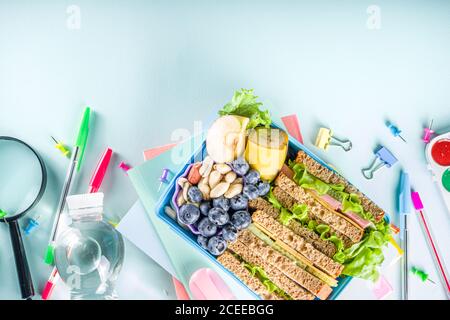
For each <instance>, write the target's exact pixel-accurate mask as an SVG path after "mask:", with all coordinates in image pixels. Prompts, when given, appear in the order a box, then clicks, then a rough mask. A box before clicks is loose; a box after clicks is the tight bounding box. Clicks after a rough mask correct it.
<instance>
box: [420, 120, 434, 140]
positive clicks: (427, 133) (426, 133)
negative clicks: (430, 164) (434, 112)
mask: <svg viewBox="0 0 450 320" xmlns="http://www.w3.org/2000/svg"><path fill="white" fill-rule="evenodd" d="M432 127H433V119H431V122H430V126H429V127H428V128H425V129H423V138H422V141H423V142H425V143H426V144H428V143H430V140H431V136H432V135H433V133H434V131H433V130H432V129H431V128H432Z"/></svg>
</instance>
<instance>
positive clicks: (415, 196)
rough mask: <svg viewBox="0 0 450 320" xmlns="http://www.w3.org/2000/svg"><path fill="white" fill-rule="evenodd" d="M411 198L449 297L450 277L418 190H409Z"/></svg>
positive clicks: (449, 297)
mask: <svg viewBox="0 0 450 320" xmlns="http://www.w3.org/2000/svg"><path fill="white" fill-rule="evenodd" d="M411 199H412V202H413V205H414V208H415V209H416V211H417V214H418V218H419V221H420V224H421V225H422V229H423V232H424V233H425V239H426V241H427V244H428V248H429V249H430V253H431V255H432V257H433V261H434V263H435V265H436V269H437V271H438V273H439V275H440V276H441V281H442V286H443V287H444V290H445V293H446V294H447V299H450V279H449V276H448V274H447V270H446V268H445V265H444V261H443V260H442V259H441V255H440V254H439V249H438V247H437V244H436V243H435V241H434V239H433V235H432V233H431V228H430V224H429V223H428V221H427V219H426V218H425V213H424V211H423V208H424V206H423V203H422V200H421V199H420V195H419V193H418V192H411Z"/></svg>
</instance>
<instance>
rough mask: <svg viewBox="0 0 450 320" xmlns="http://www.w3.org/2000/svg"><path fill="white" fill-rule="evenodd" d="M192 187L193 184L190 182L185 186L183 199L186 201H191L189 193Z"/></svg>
mask: <svg viewBox="0 0 450 320" xmlns="http://www.w3.org/2000/svg"><path fill="white" fill-rule="evenodd" d="M190 187H191V184H190V183H189V182H185V183H184V185H183V198H184V200H185V201H189V198H188V191H189V188H190Z"/></svg>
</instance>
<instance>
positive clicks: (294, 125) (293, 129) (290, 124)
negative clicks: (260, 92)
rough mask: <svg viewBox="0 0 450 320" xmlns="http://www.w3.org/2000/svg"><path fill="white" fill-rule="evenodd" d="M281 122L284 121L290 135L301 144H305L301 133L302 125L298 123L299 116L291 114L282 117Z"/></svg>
mask: <svg viewBox="0 0 450 320" xmlns="http://www.w3.org/2000/svg"><path fill="white" fill-rule="evenodd" d="M281 121H283V123H284V126H285V127H286V130H287V131H288V132H289V134H290V135H291V136H292V137H294V138H295V139H297V141H299V142H300V143H303V137H302V133H301V132H300V124H299V122H298V118H297V115H295V114H291V115H289V116H284V117H281Z"/></svg>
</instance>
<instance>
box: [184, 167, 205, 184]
mask: <svg viewBox="0 0 450 320" xmlns="http://www.w3.org/2000/svg"><path fill="white" fill-rule="evenodd" d="M201 166H202V164H201V163H196V164H194V165H193V166H192V167H191V170H189V174H188V177H187V180H188V181H189V183H190V184H193V185H196V184H198V183H199V182H200V179H201V178H202V175H201V174H200V167H201Z"/></svg>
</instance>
